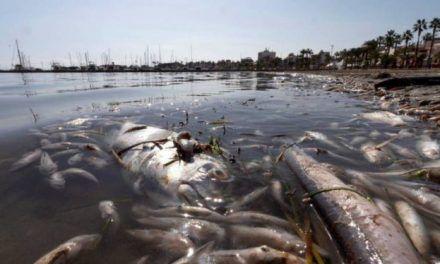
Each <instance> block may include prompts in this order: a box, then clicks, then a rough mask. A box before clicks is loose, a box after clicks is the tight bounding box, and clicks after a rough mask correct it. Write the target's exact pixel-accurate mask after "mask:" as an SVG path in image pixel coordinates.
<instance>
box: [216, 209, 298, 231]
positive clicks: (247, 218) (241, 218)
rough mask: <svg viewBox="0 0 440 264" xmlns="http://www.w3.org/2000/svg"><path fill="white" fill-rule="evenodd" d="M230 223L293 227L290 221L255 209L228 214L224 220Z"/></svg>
mask: <svg viewBox="0 0 440 264" xmlns="http://www.w3.org/2000/svg"><path fill="white" fill-rule="evenodd" d="M223 221H224V222H226V223H229V224H249V225H259V226H268V227H277V228H283V229H286V230H289V229H291V226H290V224H289V222H288V221H286V220H284V219H282V218H279V217H276V216H273V215H268V214H263V213H259V212H254V211H238V212H234V213H231V214H228V215H227V216H226V219H224V220H223Z"/></svg>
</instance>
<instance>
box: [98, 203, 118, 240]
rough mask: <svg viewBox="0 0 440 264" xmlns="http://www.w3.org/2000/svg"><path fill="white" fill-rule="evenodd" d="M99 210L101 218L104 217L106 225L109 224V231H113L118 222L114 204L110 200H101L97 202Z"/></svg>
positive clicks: (116, 227) (115, 229)
mask: <svg viewBox="0 0 440 264" xmlns="http://www.w3.org/2000/svg"><path fill="white" fill-rule="evenodd" d="M98 208H99V212H100V213H101V218H102V219H104V221H105V222H106V225H107V226H109V230H110V232H111V233H115V232H116V231H117V230H118V228H119V224H120V218H119V214H118V211H117V210H116V206H115V204H114V203H113V202H112V201H108V200H107V201H101V202H99V206H98Z"/></svg>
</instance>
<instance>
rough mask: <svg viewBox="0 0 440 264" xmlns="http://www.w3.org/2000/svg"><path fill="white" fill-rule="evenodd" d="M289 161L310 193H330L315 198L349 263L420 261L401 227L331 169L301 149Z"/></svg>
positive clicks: (290, 154) (293, 150)
mask: <svg viewBox="0 0 440 264" xmlns="http://www.w3.org/2000/svg"><path fill="white" fill-rule="evenodd" d="M285 160H286V162H287V164H288V165H289V167H290V168H291V169H292V171H293V172H294V173H295V174H296V175H297V177H298V179H299V180H300V182H301V183H302V185H303V186H304V187H305V188H306V191H307V192H308V193H310V194H313V193H316V192H317V191H320V190H328V191H325V192H319V193H316V194H315V195H313V196H312V197H311V199H312V201H313V204H314V205H315V206H316V209H317V210H318V212H319V213H320V214H321V215H322V216H323V218H324V220H325V221H326V222H327V223H328V226H332V229H333V234H334V235H337V237H338V242H339V243H340V245H341V247H342V248H344V251H345V253H346V257H347V261H348V262H357V263H383V262H385V263H388V262H389V263H393V262H398V263H408V264H409V263H419V262H420V258H419V256H418V254H417V252H416V251H415V250H414V248H413V246H412V245H411V242H410V241H409V240H408V238H407V237H406V235H405V232H404V230H403V229H402V227H401V226H400V224H399V223H398V222H397V221H396V220H395V219H393V218H391V217H390V216H388V215H387V214H384V213H382V212H381V211H380V209H379V208H377V206H375V205H374V204H373V203H371V202H370V201H369V200H368V199H366V198H365V197H364V196H362V195H360V194H359V193H357V192H356V191H355V190H353V188H350V187H349V186H347V185H346V184H345V183H344V182H342V181H341V180H340V179H338V178H337V177H336V175H335V174H334V173H333V172H332V171H331V170H329V169H328V168H326V167H325V166H323V165H321V164H320V163H318V162H317V161H315V160H314V159H312V158H311V157H309V156H307V155H306V154H305V153H304V152H303V151H302V150H301V149H300V148H299V147H297V146H292V147H291V148H289V149H287V150H286V151H285ZM351 190H353V191H351ZM335 223H338V224H335Z"/></svg>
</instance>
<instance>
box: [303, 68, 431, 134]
mask: <svg viewBox="0 0 440 264" xmlns="http://www.w3.org/2000/svg"><path fill="white" fill-rule="evenodd" d="M310 73H312V72H310ZM313 74H320V75H321V74H322V75H328V76H332V77H334V78H335V83H333V84H331V85H328V86H327V87H326V88H325V90H326V91H333V92H342V93H347V94H350V95H352V96H355V97H357V98H360V99H362V100H365V101H373V102H376V103H378V105H379V109H378V111H389V112H393V113H395V114H403V115H408V116H412V117H414V118H416V119H418V120H421V121H428V122H429V123H430V124H432V125H433V126H435V127H440V85H433V86H417V85H411V86H406V87H399V88H391V89H388V90H385V89H382V88H379V89H375V87H374V85H375V84H376V83H378V82H380V81H383V80H386V79H388V78H399V77H422V76H440V71H439V70H438V69H418V70H386V69H381V70H379V69H377V70H347V71H345V72H333V73H331V72H314V73H313ZM381 75H382V76H381ZM384 77H385V78H384Z"/></svg>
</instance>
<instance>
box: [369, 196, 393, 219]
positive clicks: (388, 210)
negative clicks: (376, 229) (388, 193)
mask: <svg viewBox="0 0 440 264" xmlns="http://www.w3.org/2000/svg"><path fill="white" fill-rule="evenodd" d="M373 201H374V203H375V204H376V205H377V207H378V208H379V209H380V210H381V211H382V212H384V213H386V214H387V215H389V216H391V217H394V213H393V208H392V207H391V205H389V204H388V203H387V202H385V201H384V200H382V199H379V198H374V199H373Z"/></svg>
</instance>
